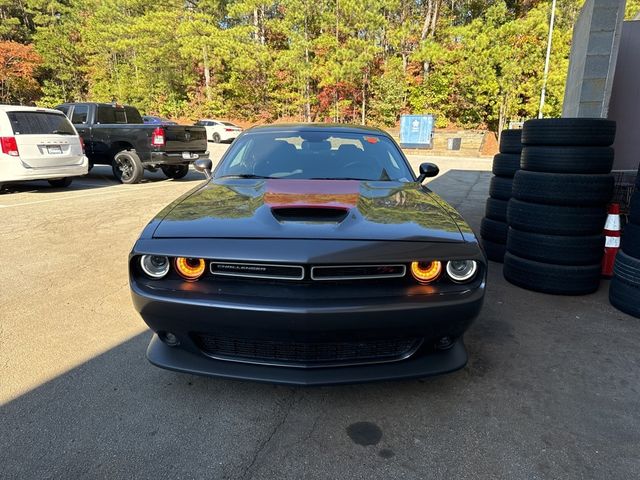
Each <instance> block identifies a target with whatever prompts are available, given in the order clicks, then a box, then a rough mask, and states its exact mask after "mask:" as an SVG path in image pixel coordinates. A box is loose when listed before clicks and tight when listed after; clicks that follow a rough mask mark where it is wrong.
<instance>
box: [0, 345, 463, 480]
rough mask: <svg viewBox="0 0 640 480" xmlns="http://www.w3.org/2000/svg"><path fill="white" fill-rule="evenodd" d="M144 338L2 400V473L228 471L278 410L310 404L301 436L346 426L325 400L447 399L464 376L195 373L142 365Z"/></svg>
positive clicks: (356, 403)
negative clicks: (304, 383)
mask: <svg viewBox="0 0 640 480" xmlns="http://www.w3.org/2000/svg"><path fill="white" fill-rule="evenodd" d="M150 337H151V334H150V332H145V333H141V334H139V335H137V336H135V337H133V338H131V339H130V340H128V341H125V342H124V343H122V344H120V345H118V346H116V347H114V348H112V349H110V350H108V351H106V352H105V353H103V354H100V355H97V356H95V357H94V358H92V359H90V360H88V361H86V362H84V363H82V364H81V365H79V366H77V367H75V368H73V369H71V370H69V371H67V372H66V373H64V374H62V375H60V376H58V377H56V378H54V379H52V380H50V381H48V382H46V383H43V384H42V385H40V386H38V387H36V388H35V389H33V390H31V391H29V392H27V393H25V394H23V395H21V396H19V397H17V398H15V399H13V400H11V401H9V402H8V403H6V404H4V405H1V406H0V423H1V425H2V431H3V434H2V435H1V436H0V464H1V465H2V472H3V475H7V477H3V478H13V477H14V476H15V477H22V478H88V477H91V478H109V477H110V478H143V477H144V478H157V477H158V476H160V477H165V476H166V477H174V475H172V473H176V472H175V471H174V470H175V469H178V470H179V471H181V472H182V473H183V474H184V475H185V478H203V477H202V471H204V470H206V471H208V472H209V471H210V472H212V473H210V475H208V478H228V474H229V470H236V469H241V468H242V465H243V464H245V463H248V462H249V460H247V459H250V458H252V457H253V456H254V453H255V452H257V451H259V450H260V448H261V444H262V443H263V442H264V441H265V439H267V438H269V436H270V435H272V431H273V428H274V424H275V425H278V424H279V423H281V422H282V411H283V410H288V411H290V413H291V415H295V416H298V415H304V413H303V412H302V411H300V412H295V413H294V409H295V407H296V405H298V406H300V407H301V406H302V405H301V404H302V402H310V405H313V407H312V409H313V410H314V411H315V413H313V416H310V417H309V418H308V419H306V420H304V421H302V420H301V421H300V423H298V422H293V423H292V424H291V425H288V427H287V428H290V429H291V430H292V431H294V432H295V435H300V437H301V438H302V437H305V435H306V434H307V428H310V427H311V424H309V423H308V421H311V422H313V421H314V419H315V422H316V423H317V422H319V421H320V420H318V418H319V414H320V413H321V414H322V415H323V416H324V415H327V419H328V421H330V422H331V423H333V422H334V421H335V417H336V415H337V416H338V417H339V418H340V422H342V423H344V428H346V427H347V426H348V425H349V424H350V423H352V422H351V420H350V419H351V417H352V414H351V413H347V412H342V413H339V412H338V410H336V411H335V412H334V414H333V417H332V415H331V413H330V412H329V411H327V409H326V406H325V405H326V403H327V402H329V403H330V404H335V405H342V406H343V407H344V408H347V409H348V410H349V411H350V412H351V411H352V409H355V411H356V412H359V413H358V414H356V415H355V416H354V417H353V418H354V419H367V418H370V414H369V413H367V411H366V405H367V404H368V403H369V402H374V403H379V402H383V401H384V402H387V404H388V405H390V406H394V408H398V409H399V411H401V409H400V408H399V407H400V404H401V403H402V399H403V398H406V397H407V396H414V395H416V394H417V391H422V392H423V393H424V398H423V400H424V401H429V397H430V396H431V395H432V394H429V393H428V392H429V391H432V392H434V391H437V392H440V393H439V394H438V395H443V394H445V392H448V393H446V395H451V398H454V396H455V395H456V394H460V393H461V389H462V388H463V383H462V382H460V379H461V378H464V376H465V374H464V373H455V374H452V375H448V376H446V377H438V378H435V379H433V380H421V381H418V380H415V381H399V382H388V383H376V384H363V385H350V386H336V387H289V386H278V385H272V384H263V383H256V382H247V381H235V380H225V379H216V378H209V377H197V376H192V375H188V374H180V373H174V372H171V371H167V370H162V369H159V368H156V367H154V366H152V365H151V364H149V363H148V362H147V361H146V359H145V357H144V355H145V350H146V346H147V343H148V341H149V339H150ZM416 390H417V391H416ZM412 392H413V393H412ZM456 392H457V393H456ZM339 408H342V407H339ZM339 408H338V409H339ZM452 408H453V407H452ZM371 415H373V414H371ZM354 421H355V420H354ZM341 434H344V432H341ZM345 438H346V435H345ZM27 458H28V459H27ZM204 465H207V467H206V468H204V469H203V467H204ZM194 469H195V470H197V469H202V470H201V471H200V473H193V470H194ZM152 472H157V475H156V474H152ZM163 472H164V474H163ZM189 472H190V473H189ZM216 472H217V473H216Z"/></svg>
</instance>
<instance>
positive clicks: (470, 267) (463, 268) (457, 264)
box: [447, 260, 478, 282]
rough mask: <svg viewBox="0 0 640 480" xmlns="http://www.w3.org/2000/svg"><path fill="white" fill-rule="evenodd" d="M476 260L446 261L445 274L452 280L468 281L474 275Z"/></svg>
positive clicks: (476, 266)
mask: <svg viewBox="0 0 640 480" xmlns="http://www.w3.org/2000/svg"><path fill="white" fill-rule="evenodd" d="M477 271H478V262H476V261H475V260H451V261H450V262H447V275H449V277H451V280H453V281H454V282H468V281H469V280H471V279H472V278H473V277H475V275H476V272H477Z"/></svg>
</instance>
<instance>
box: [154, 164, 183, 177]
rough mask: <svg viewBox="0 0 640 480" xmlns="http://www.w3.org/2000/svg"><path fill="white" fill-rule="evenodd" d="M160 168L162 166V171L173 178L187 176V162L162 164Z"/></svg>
mask: <svg viewBox="0 0 640 480" xmlns="http://www.w3.org/2000/svg"><path fill="white" fill-rule="evenodd" d="M160 168H162V173H164V174H165V175H166V176H167V177H169V178H173V179H174V180H178V179H180V178H184V177H186V176H187V173H189V164H188V163H187V164H183V165H162V167H160Z"/></svg>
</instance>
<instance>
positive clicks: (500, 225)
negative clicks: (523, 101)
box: [480, 130, 522, 263]
mask: <svg viewBox="0 0 640 480" xmlns="http://www.w3.org/2000/svg"><path fill="white" fill-rule="evenodd" d="M521 134H522V130H504V131H503V132H502V134H501V135H500V153H498V154H497V155H496V156H494V157H493V168H492V171H493V175H494V177H493V178H492V179H491V186H490V187H489V198H488V199H487V206H486V209H485V216H484V218H483V219H482V223H481V224H480V238H481V241H482V246H483V247H484V250H485V253H486V254H487V258H488V259H489V260H493V261H494V262H500V263H502V260H503V258H504V254H505V251H506V248H507V229H508V225H507V204H508V202H509V199H510V198H511V186H512V184H513V176H514V175H515V173H516V172H517V171H518V169H519V168H520V152H521V151H522V143H521V142H520V137H521Z"/></svg>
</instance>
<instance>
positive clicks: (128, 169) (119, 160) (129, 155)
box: [111, 150, 144, 184]
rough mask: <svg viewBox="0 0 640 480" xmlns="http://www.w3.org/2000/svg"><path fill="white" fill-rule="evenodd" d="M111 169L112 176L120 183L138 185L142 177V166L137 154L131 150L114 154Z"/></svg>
mask: <svg viewBox="0 0 640 480" xmlns="http://www.w3.org/2000/svg"><path fill="white" fill-rule="evenodd" d="M111 169H112V171H113V176H114V177H116V179H117V180H118V181H119V182H120V183H125V184H133V183H138V182H140V180H142V177H144V166H143V165H142V162H141V161H140V157H138V154H137V153H136V152H135V151H133V150H122V151H121V152H118V153H116V154H115V156H114V157H113V162H112V164H111Z"/></svg>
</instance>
